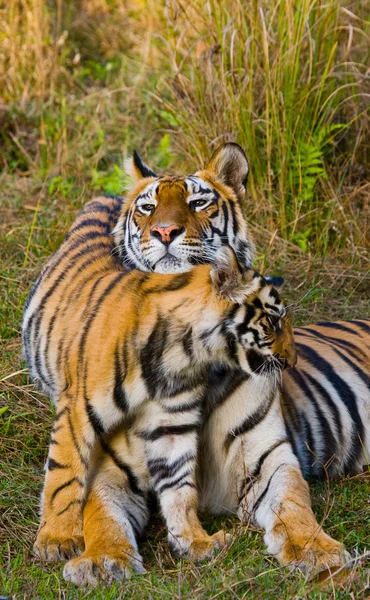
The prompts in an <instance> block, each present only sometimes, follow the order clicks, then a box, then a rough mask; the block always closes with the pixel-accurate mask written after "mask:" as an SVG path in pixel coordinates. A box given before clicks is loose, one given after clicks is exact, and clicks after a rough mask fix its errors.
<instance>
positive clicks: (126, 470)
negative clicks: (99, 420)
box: [100, 440, 144, 496]
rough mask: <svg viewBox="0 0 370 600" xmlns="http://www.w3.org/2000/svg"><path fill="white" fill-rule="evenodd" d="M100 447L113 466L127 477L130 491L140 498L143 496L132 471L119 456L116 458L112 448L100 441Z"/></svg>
mask: <svg viewBox="0 0 370 600" xmlns="http://www.w3.org/2000/svg"><path fill="white" fill-rule="evenodd" d="M100 443H101V446H102V448H103V450H104V451H105V452H106V453H107V454H108V455H109V456H110V457H111V459H112V460H113V462H114V464H115V465H116V466H117V467H118V468H119V469H120V470H121V471H123V473H125V474H126V476H127V480H128V484H129V486H130V489H131V491H132V492H133V493H134V494H138V495H140V496H143V495H144V492H143V491H142V490H141V489H140V487H139V479H138V477H137V476H136V475H135V474H134V472H133V470H132V469H131V467H129V465H127V464H126V463H124V462H123V461H122V460H121V459H120V458H119V456H117V453H116V452H115V451H114V450H113V448H111V447H110V446H109V445H108V443H107V442H105V441H103V440H100Z"/></svg>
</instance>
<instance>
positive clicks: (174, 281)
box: [145, 271, 193, 295]
mask: <svg viewBox="0 0 370 600" xmlns="http://www.w3.org/2000/svg"><path fill="white" fill-rule="evenodd" d="M166 277H169V276H168V275H167V276H166ZM192 277H193V273H192V272H191V271H188V272H186V273H180V274H179V275H172V276H171V279H170V281H169V282H168V283H166V284H163V285H155V286H153V287H149V288H147V289H146V290H145V294H146V295H149V294H157V293H159V294H162V293H165V292H177V291H178V290H182V289H183V288H184V287H186V286H187V285H188V284H189V283H190V282H191V279H192Z"/></svg>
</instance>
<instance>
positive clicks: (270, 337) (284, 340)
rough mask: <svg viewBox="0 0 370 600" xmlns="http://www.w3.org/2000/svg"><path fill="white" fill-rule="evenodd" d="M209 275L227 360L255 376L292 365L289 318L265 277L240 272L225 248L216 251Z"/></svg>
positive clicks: (292, 342)
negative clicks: (220, 315) (218, 308)
mask: <svg viewBox="0 0 370 600" xmlns="http://www.w3.org/2000/svg"><path fill="white" fill-rule="evenodd" d="M210 274H211V279H212V286H213V293H214V294H215V298H216V300H217V299H219V301H220V305H222V312H223V315H224V320H223V322H222V333H223V335H224V336H225V338H226V344H225V347H226V348H227V355H228V358H229V359H230V361H231V362H232V363H237V365H238V366H239V367H240V368H241V369H243V370H244V371H245V372H247V373H249V374H251V373H255V374H258V375H263V374H269V373H273V372H276V371H281V370H282V369H284V368H286V367H294V365H295V364H296V361H297V356H296V349H295V343H294V338H293V331H292V324H291V318H290V316H289V315H288V313H287V310H286V308H285V306H284V303H283V301H282V300H281V299H280V296H279V294H278V292H277V290H276V288H275V287H274V286H273V285H272V283H271V281H270V280H269V278H265V277H263V276H262V275H260V274H259V273H257V272H256V271H253V270H252V269H248V270H246V271H242V270H241V269H240V266H239V264H238V261H237V259H236V256H235V253H234V252H233V251H232V250H231V249H230V248H226V247H225V248H222V249H221V250H220V251H219V253H218V255H217V257H216V260H215V264H214V266H213V267H212V269H211V271H210ZM280 283H281V281H280Z"/></svg>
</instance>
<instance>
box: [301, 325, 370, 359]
mask: <svg viewBox="0 0 370 600" xmlns="http://www.w3.org/2000/svg"><path fill="white" fill-rule="evenodd" d="M302 329H303V328H302ZM294 335H300V336H303V337H306V338H307V337H310V336H315V337H316V338H318V339H319V340H320V341H321V342H322V343H323V344H327V343H329V344H330V347H332V346H333V345H337V346H340V347H343V348H344V349H345V350H346V349H348V348H350V349H352V350H354V351H355V352H359V353H360V354H362V356H364V357H366V356H367V355H366V353H365V352H364V351H363V350H361V348H360V347H359V346H358V345H356V344H353V343H352V342H349V341H348V340H343V339H340V338H336V337H331V336H329V335H325V334H323V333H320V332H319V331H316V330H314V329H310V328H307V331H298V330H297V329H296V328H294Z"/></svg>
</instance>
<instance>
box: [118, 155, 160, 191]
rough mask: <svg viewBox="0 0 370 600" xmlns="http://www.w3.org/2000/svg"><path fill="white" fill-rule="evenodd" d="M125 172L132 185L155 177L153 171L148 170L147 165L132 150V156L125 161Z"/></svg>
mask: <svg viewBox="0 0 370 600" xmlns="http://www.w3.org/2000/svg"><path fill="white" fill-rule="evenodd" d="M125 171H126V173H127V175H129V177H131V179H132V180H133V182H134V183H136V182H137V181H139V180H140V179H144V178H145V177H157V175H156V174H155V173H154V171H152V170H151V169H149V167H148V165H146V164H145V162H143V161H142V160H141V158H140V156H139V155H138V153H137V152H136V150H134V153H133V155H132V156H129V158H127V159H126V160H125Z"/></svg>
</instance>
